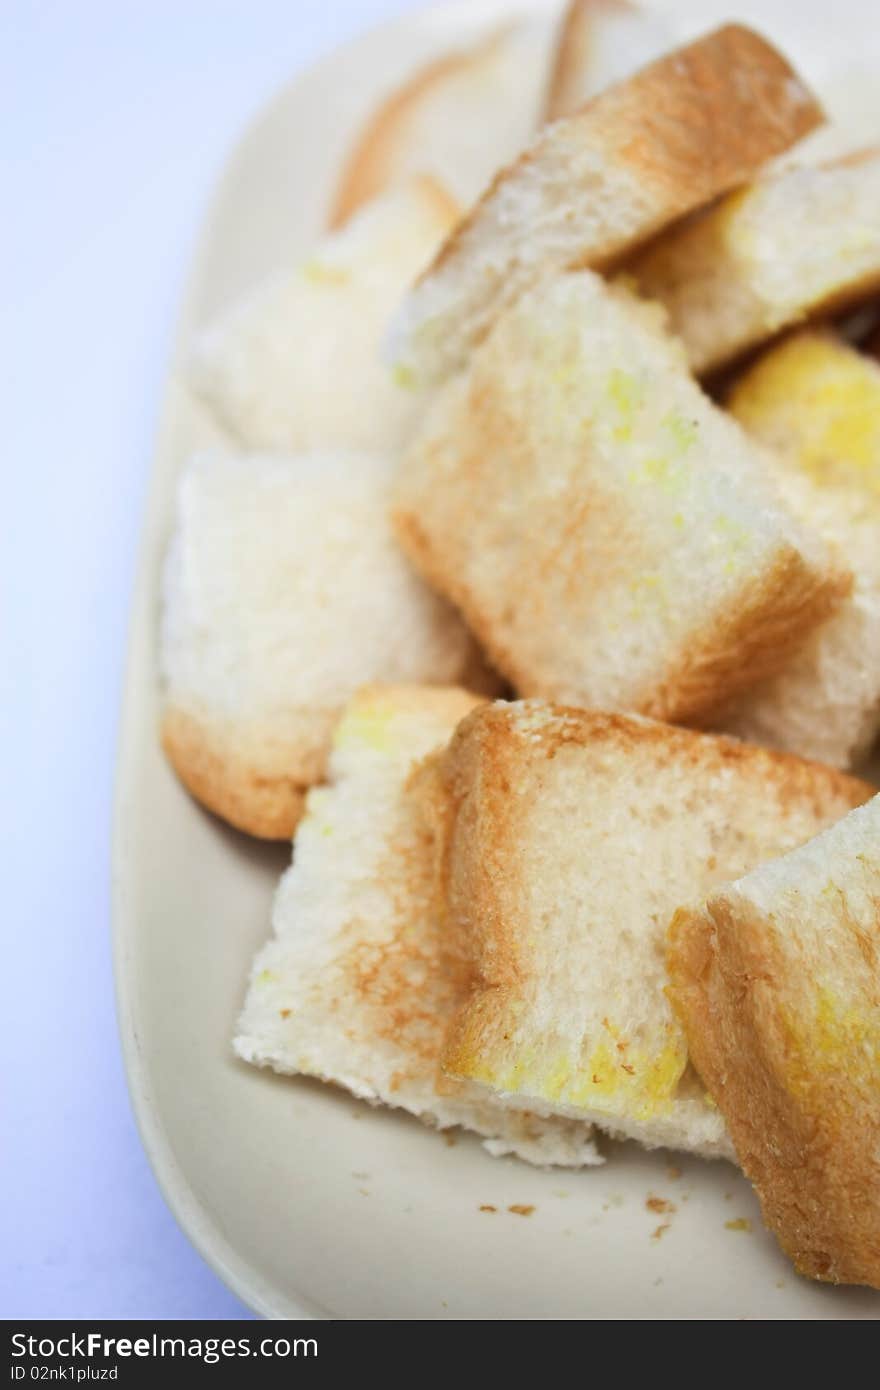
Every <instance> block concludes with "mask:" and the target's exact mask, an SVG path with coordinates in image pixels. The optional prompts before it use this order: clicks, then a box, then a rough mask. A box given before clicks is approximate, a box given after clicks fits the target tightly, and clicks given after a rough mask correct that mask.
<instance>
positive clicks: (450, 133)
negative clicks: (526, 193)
mask: <svg viewBox="0 0 880 1390" xmlns="http://www.w3.org/2000/svg"><path fill="white" fill-rule="evenodd" d="M554 37H555V35H554V26H553V22H552V16H549V15H548V16H545V17H543V18H538V19H536V20H533V21H523V22H520V23H513V24H507V25H504V26H503V27H502V28H500V29H498V28H496V29H494V30H493V31H492V32H491V33H490V34H489V35H488V36H484V37H483V38H482V40H480V41H479V42H478V43H476V44H474V46H473V47H472V48H470V49H466V50H463V51H459V52H452V53H446V54H444V55H443V56H442V57H440V58H435V59H434V60H433V61H432V62H430V63H428V64H427V65H426V66H425V67H423V68H422V69H420V70H419V71H418V72H417V73H415V75H414V76H413V77H411V78H410V79H409V80H408V81H407V82H405V83H404V84H403V85H402V86H401V87H399V88H398V89H397V90H396V91H394V92H392V93H391V94H390V95H389V96H388V97H387V98H386V99H385V100H384V101H383V102H382V103H381V105H380V106H379V107H378V109H377V110H376V111H375V113H374V114H373V116H372V117H371V119H370V120H369V121H368V122H367V123H366V125H365V127H364V129H363V131H362V132H361V134H360V135H359V137H358V139H357V141H356V142H355V145H354V147H353V149H352V151H351V154H350V155H349V158H348V160H347V162H346V165H345V168H344V170H343V173H342V177H341V180H340V183H339V186H338V188H337V190H336V193H335V196H334V199H333V203H332V205H331V213H330V223H331V225H332V226H339V225H341V224H342V223H343V222H346V221H347V220H348V218H349V217H351V215H352V213H354V212H356V211H357V210H358V208H360V207H362V206H363V204H364V203H366V202H368V201H369V200H370V199H371V198H376V197H378V196H380V195H381V194H383V193H386V192H387V191H388V190H389V189H391V188H393V187H394V186H395V185H396V184H398V183H400V182H401V181H402V180H403V179H405V178H407V177H409V176H411V175H414V174H430V175H433V177H434V178H436V179H438V180H439V181H440V182H441V183H442V184H443V185H444V187H446V188H448V189H449V191H450V193H451V194H452V195H453V197H455V198H456V200H457V201H458V202H459V203H460V204H461V206H462V207H464V208H467V207H470V205H471V204H472V203H473V202H475V201H476V199H477V198H478V197H479V195H480V194H481V193H482V191H483V189H484V188H485V186H486V184H487V183H488V182H489V180H490V178H491V177H492V175H493V174H494V173H495V171H496V169H499V168H501V166H502V165H504V164H507V163H508V162H509V161H510V160H511V159H513V158H515V156H516V155H518V154H519V152H520V150H521V149H522V148H523V146H524V145H526V144H527V143H528V141H529V140H530V139H531V138H532V135H533V134H534V132H535V130H536V129H537V127H538V126H539V124H540V123H541V118H542V115H543V107H544V103H545V101H546V88H547V72H548V67H549V63H550V55H551V49H552V46H553V40H554Z"/></svg>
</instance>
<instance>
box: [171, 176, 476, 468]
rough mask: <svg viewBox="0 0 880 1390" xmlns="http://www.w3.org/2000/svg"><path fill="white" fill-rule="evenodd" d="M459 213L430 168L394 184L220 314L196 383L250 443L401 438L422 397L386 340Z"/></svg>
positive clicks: (196, 364) (391, 444)
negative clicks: (387, 352) (387, 355)
mask: <svg viewBox="0 0 880 1390" xmlns="http://www.w3.org/2000/svg"><path fill="white" fill-rule="evenodd" d="M457 218H458V205H457V204H456V203H455V202H454V200H453V199H452V198H451V197H450V196H449V194H447V193H446V192H445V190H444V189H442V188H441V187H440V186H439V184H437V183H435V182H434V181H433V180H431V179H427V178H416V179H410V180H408V181H407V182H406V183H404V184H402V185H400V186H399V187H397V188H395V189H393V190H392V191H391V192H389V193H388V194H387V195H386V196H384V197H383V198H381V199H378V200H377V201H376V202H374V203H371V204H370V205H369V206H367V207H365V208H363V209H362V211H361V212H360V213H359V214H358V216H357V217H356V218H354V219H352V221H351V222H350V223H349V224H348V226H346V227H345V228H343V229H342V230H341V231H339V232H336V233H334V234H332V235H328V236H325V237H324V238H323V240H322V241H320V242H319V243H318V244H317V246H315V247H314V248H313V250H312V252H311V254H310V255H308V256H307V257H306V258H305V259H304V260H302V261H301V262H300V263H299V264H298V265H295V266H293V267H292V268H291V269H289V270H287V269H285V270H282V271H279V272H277V273H275V274H273V275H270V276H269V277H268V278H267V279H266V280H264V281H263V282H261V283H260V284H259V285H257V287H256V288H255V289H253V290H252V291H250V292H249V293H248V294H246V295H244V296H243V297H242V298H241V299H239V300H237V301H236V302H235V303H233V304H231V305H230V306H229V307H228V308H227V309H225V310H224V311H223V312H222V313H221V314H220V315H219V316H218V318H217V319H216V320H215V321H214V322H212V323H210V324H209V325H208V326H207V327H206V328H205V329H204V330H203V331H202V332H201V333H200V335H199V336H198V339H197V341H196V343H195V345H194V348H193V355H192V360H191V363H190V371H189V382H190V385H191V386H192V388H193V389H194V390H195V391H196V393H197V394H198V395H199V396H201V397H202V398H203V399H204V400H205V401H206V403H207V404H208V405H209V406H210V407H211V409H212V410H213V412H214V414H215V415H216V416H217V418H218V419H219V421H220V422H221V423H222V425H223V426H224V427H225V428H226V429H227V431H229V432H230V433H231V434H232V435H233V436H234V437H235V438H236V439H237V440H238V441H239V443H240V444H241V445H242V446H243V447H244V448H247V449H255V450H274V451H277V452H279V453H291V452H298V451H300V450H303V449H367V450H376V451H379V452H385V451H387V450H389V449H395V448H397V447H398V446H399V444H400V442H401V440H402V439H403V438H405V436H406V434H407V433H408V431H409V429H410V427H411V424H412V421H413V419H414V418H415V417H416V416H417V415H418V411H419V409H420V403H419V400H418V397H417V395H416V394H415V393H414V392H413V391H412V390H407V389H406V388H405V386H404V385H403V384H401V382H400V381H399V380H395V378H394V375H393V373H392V372H391V371H390V370H389V368H388V366H387V365H386V364H385V363H384V362H383V361H382V360H381V353H380V344H381V341H382V338H383V336H384V334H385V331H386V329H387V326H388V322H389V319H390V317H391V315H392V313H393V311H394V309H395V308H396V307H397V304H398V301H399V299H400V296H401V295H402V294H403V292H404V290H406V289H407V288H408V286H409V285H410V284H411V282H412V281H413V280H414V279H415V277H416V275H417V274H418V272H419V271H420V270H423V269H424V267H425V265H426V264H427V262H428V261H429V260H430V258H431V256H432V254H433V253H434V251H435V250H436V248H437V246H438V245H439V243H440V242H441V241H442V239H443V237H444V236H445V235H446V233H447V232H448V231H449V230H450V228H451V227H453V226H454V225H455V222H456V221H457Z"/></svg>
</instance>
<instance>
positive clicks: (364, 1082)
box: [234, 687, 600, 1166]
mask: <svg viewBox="0 0 880 1390" xmlns="http://www.w3.org/2000/svg"><path fill="white" fill-rule="evenodd" d="M473 705H474V700H473V697H472V696H469V695H467V694H466V693H465V692H464V691H461V690H445V689H435V690H429V689H425V688H420V687H409V688H407V687H373V688H369V689H365V690H362V691H360V692H358V694H357V695H355V696H354V697H353V699H352V700H351V701H350V703H349V704H348V706H347V707H346V710H345V712H344V714H343V716H342V719H341V721H340V723H339V726H338V728H337V731H336V734H335V738H334V744H333V753H332V756H331V763H330V785H329V786H327V787H320V788H314V789H313V790H312V791H310V792H309V794H308V798H307V806H306V814H305V817H304V818H303V820H302V821H301V823H300V825H299V828H298V830H297V834H296V841H295V845H294V859H293V865H292V867H291V868H290V869H289V870H288V872H287V873H286V874H285V876H284V878H283V879H282V881H281V885H280V887H279V889H278V894H277V897H276V900H275V907H274V912H273V919H272V920H273V928H274V937H273V939H272V941H270V943H269V944H268V945H267V946H265V947H264V948H263V950H262V951H261V952H260V954H259V955H258V957H257V959H256V961H255V963H254V967H253V970H252V973H251V979H250V985H249V988H248V994H247V999H246V1002H245V1006H244V1011H243V1013H242V1015H241V1018H240V1020H239V1022H238V1027H237V1030H236V1035H235V1044H234V1045H235V1051H236V1052H237V1054H238V1055H239V1057H242V1058H243V1059H244V1060H245V1061H247V1062H252V1063H254V1064H256V1065H257V1066H263V1067H271V1068H273V1069H274V1070H275V1071H279V1072H284V1073H288V1074H291V1075H294V1074H298V1075H302V1076H314V1077H318V1078H320V1079H321V1080H323V1081H330V1082H333V1083H335V1084H336V1085H338V1086H344V1087H346V1088H347V1089H348V1090H349V1091H351V1092H353V1094H354V1095H356V1096H360V1097H361V1098H362V1099H364V1100H368V1101H371V1102H373V1103H374V1104H375V1103H380V1102H381V1103H383V1104H385V1105H391V1106H397V1107H400V1108H402V1109H404V1110H408V1111H409V1112H410V1113H411V1114H414V1115H417V1116H419V1117H420V1118H421V1119H423V1120H425V1121H427V1122H429V1123H431V1124H435V1125H437V1126H438V1127H439V1128H441V1129H446V1128H448V1127H449V1126H451V1125H463V1126H465V1127H466V1128H468V1129H473V1130H476V1132H477V1133H478V1134H481V1135H483V1136H484V1137H485V1139H486V1142H487V1147H488V1148H489V1149H490V1151H491V1152H492V1153H495V1154H501V1153H516V1154H519V1156H520V1157H522V1158H525V1159H528V1160H529V1161H531V1162H534V1163H560V1164H565V1165H574V1166H577V1165H580V1164H582V1163H594V1162H599V1161H600V1160H599V1156H598V1154H597V1153H596V1150H595V1148H594V1145H593V1141H592V1135H591V1131H590V1128H589V1126H587V1125H583V1124H580V1123H578V1122H577V1121H568V1120H549V1121H547V1120H542V1119H540V1118H538V1117H536V1116H534V1115H530V1114H526V1113H522V1111H521V1110H520V1111H517V1110H511V1109H509V1108H502V1107H500V1106H496V1105H494V1104H493V1102H492V1101H491V1099H490V1098H488V1097H485V1096H482V1095H472V1094H470V1093H469V1089H468V1088H467V1087H466V1086H454V1085H451V1084H450V1083H448V1082H444V1080H443V1078H442V1077H441V1076H440V1073H439V1070H438V1058H439V1054H440V1049H441V1047H442V1043H443V1037H444V1034H445V1031H446V1026H447V1023H448V1020H449V1017H450V1015H451V1014H452V1012H454V1010H455V1007H456V1004H457V1003H458V1001H459V1000H460V998H461V996H462V993H463V992H464V991H465V990H466V988H467V980H468V977H469V973H470V967H469V964H468V962H467V960H466V959H464V958H462V957H461V956H460V955H459V954H458V953H457V952H456V950H455V949H454V943H451V942H450V941H449V940H448V939H447V937H446V935H445V933H444V932H443V930H442V928H441V925H440V923H439V921H438V919H437V917H436V914H435V912H434V896H435V895H434V858H433V851H432V846H431V842H430V833H429V832H428V830H427V829H426V827H425V826H424V825H423V823H422V821H421V819H420V814H419V810H418V806H417V804H416V802H415V801H413V799H412V798H411V796H410V792H409V781H410V778H411V776H412V773H413V770H414V768H415V766H416V765H417V763H418V761H419V759H421V758H423V757H425V756H426V755H428V754H430V753H431V752H432V751H433V750H434V749H436V748H437V747H439V746H441V745H442V744H444V743H445V742H446V741H447V739H448V738H449V735H450V734H451V732H452V730H453V729H454V727H455V725H456V723H457V722H458V720H459V719H461V718H462V717H463V716H464V715H465V714H467V712H468V711H469V710H470V709H472V708H473Z"/></svg>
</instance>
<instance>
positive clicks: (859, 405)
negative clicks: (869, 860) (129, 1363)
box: [723, 329, 880, 767]
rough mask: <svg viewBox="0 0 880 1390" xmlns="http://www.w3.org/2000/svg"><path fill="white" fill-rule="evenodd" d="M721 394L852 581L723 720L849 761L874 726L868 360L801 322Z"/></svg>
mask: <svg viewBox="0 0 880 1390" xmlns="http://www.w3.org/2000/svg"><path fill="white" fill-rule="evenodd" d="M727 404H728V408H729V409H730V410H731V412H732V413H733V414H734V415H735V416H736V418H737V419H738V420H739V421H740V423H741V424H742V425H743V426H744V428H745V429H747V430H748V431H749V432H750V433H751V434H753V435H754V436H755V437H756V438H757V439H759V440H760V441H761V442H762V443H764V444H766V445H768V446H769V447H770V448H772V449H773V450H774V451H775V453H776V454H777V456H778V458H779V460H780V463H781V465H782V467H781V469H780V470H779V471H780V478H781V482H782V484H783V486H784V487H785V490H786V494H787V497H788V500H789V503H790V505H791V507H792V510H793V511H794V512H795V513H796V514H797V515H799V516H800V517H801V519H802V520H803V521H804V522H805V523H807V524H809V525H811V526H813V527H814V528H815V529H816V530H818V531H820V532H821V533H822V534H823V535H824V536H825V538H826V540H827V541H828V543H829V545H831V546H832V547H834V548H836V550H837V552H838V554H839V555H840V556H841V557H842V558H843V557H845V560H846V563H847V564H848V565H849V567H850V569H851V570H852V572H853V590H852V593H851V594H850V595H849V597H848V598H846V599H845V600H844V601H843V603H842V604H841V605H840V607H839V608H838V610H837V611H836V613H834V614H833V615H832V616H831V617H830V618H829V619H828V620H827V621H826V622H825V623H823V624H822V625H821V626H820V627H818V628H817V629H816V630H815V632H814V633H813V634H812V636H811V637H810V638H809V639H808V640H807V642H806V643H805V644H804V646H803V647H802V648H801V650H800V651H798V652H797V653H796V654H795V655H794V656H793V657H792V659H791V661H790V663H789V664H788V665H787V666H786V667H785V668H784V670H782V671H781V672H780V673H779V674H778V675H777V676H774V677H772V678H771V679H770V680H768V681H765V682H763V683H762V684H761V685H760V686H758V687H756V688H754V689H752V690H750V691H748V692H747V694H746V695H745V696H744V697H743V698H742V700H740V701H738V702H737V703H736V704H735V705H734V707H733V708H732V709H731V710H729V711H728V712H727V713H726V715H725V718H724V720H723V725H724V727H725V728H726V729H728V730H730V731H731V732H733V733H736V734H739V735H740V736H741V737H743V738H751V739H754V740H755V741H756V742H760V743H770V744H772V745H773V746H774V747H777V748H787V749H789V750H791V751H792V752H796V753H802V754H805V755H806V756H808V757H813V758H819V759H821V760H822V761H823V762H828V763H833V764H834V765H835V766H837V767H851V766H853V765H854V764H855V763H857V762H858V761H859V760H860V759H861V758H862V757H863V756H864V755H865V754H866V753H867V752H868V750H869V748H870V746H871V744H872V743H873V741H874V738H875V737H876V735H877V732H878V730H880V539H878V537H880V367H878V365H877V364H876V363H875V362H873V361H872V360H871V359H870V358H868V357H865V356H863V355H862V354H861V353H859V352H857V351H856V350H855V349H853V348H851V347H849V346H848V345H847V344H846V343H844V342H843V341H841V339H840V338H837V337H836V336H834V335H833V334H831V333H829V332H825V331H820V330H817V329H804V330H801V331H800V332H798V333H796V334H794V335H793V336H792V337H790V338H787V339H785V340H784V341H783V342H782V343H781V344H779V345H778V346H777V347H774V348H771V349H770V350H769V351H768V352H766V353H765V354H764V356H763V357H761V358H760V359H759V360H758V361H757V362H756V363H755V364H754V365H753V366H752V367H751V368H750V369H749V370H748V371H746V372H745V373H744V375H743V376H742V377H741V378H740V379H739V380H738V381H737V383H736V384H735V385H734V386H733V388H732V389H731V392H730V394H729V397H728V402H727Z"/></svg>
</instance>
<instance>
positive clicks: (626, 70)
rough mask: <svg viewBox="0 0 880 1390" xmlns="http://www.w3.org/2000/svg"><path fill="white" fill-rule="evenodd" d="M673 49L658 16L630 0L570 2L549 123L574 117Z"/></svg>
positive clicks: (558, 52)
mask: <svg viewBox="0 0 880 1390" xmlns="http://www.w3.org/2000/svg"><path fill="white" fill-rule="evenodd" d="M671 47H672V36H671V34H670V30H669V26H668V25H667V23H666V22H665V20H664V19H662V18H661V16H660V15H658V14H655V13H654V12H653V11H652V10H650V9H641V8H640V7H639V6H638V5H633V4H630V0H569V4H568V5H567V7H566V10H565V14H564V15H563V18H562V23H561V26H560V30H559V41H558V43H557V47H556V53H555V56H554V61H553V70H552V73H551V77H550V86H549V91H548V94H547V107H546V113H545V115H546V119H547V120H548V121H558V120H559V119H560V117H562V116H570V115H571V114H572V112H574V111H577V110H578V109H579V108H580V107H581V106H583V105H584V103H585V102H587V101H590V100H591V99H592V98H593V97H594V96H597V95H598V94H599V92H601V91H602V90H603V89H604V88H605V87H608V86H610V85H611V84H612V83H614V82H620V81H621V80H622V79H623V78H625V77H629V75H630V74H631V73H633V72H635V71H636V69H638V68H641V67H644V66H645V65H646V64H647V63H650V62H652V61H653V60H654V59H655V58H657V57H658V56H659V55H660V54H661V53H665V52H666V50H667V49H669V48H671Z"/></svg>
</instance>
